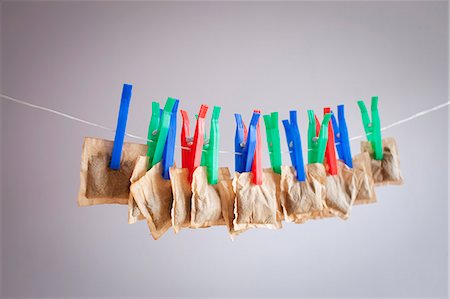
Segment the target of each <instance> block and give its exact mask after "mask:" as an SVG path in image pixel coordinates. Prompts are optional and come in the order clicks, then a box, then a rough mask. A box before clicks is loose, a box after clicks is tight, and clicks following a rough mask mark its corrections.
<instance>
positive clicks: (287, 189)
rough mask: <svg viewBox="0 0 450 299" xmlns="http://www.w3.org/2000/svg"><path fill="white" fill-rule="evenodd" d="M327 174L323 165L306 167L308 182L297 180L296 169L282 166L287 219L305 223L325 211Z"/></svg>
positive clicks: (284, 207) (317, 164) (282, 185)
mask: <svg viewBox="0 0 450 299" xmlns="http://www.w3.org/2000/svg"><path fill="white" fill-rule="evenodd" d="M325 180H326V173H325V167H324V166H323V164H319V163H315V164H308V165H307V166H306V180H305V181H303V182H300V181H298V180H297V177H296V173H295V168H294V167H290V166H282V169H281V188H282V197H281V198H282V206H283V211H284V214H285V217H286V219H288V220H289V221H292V222H295V223H298V224H300V223H304V222H305V221H307V220H308V219H310V218H311V216H312V215H313V214H314V213H319V214H320V213H321V212H322V211H323V209H324V199H325V185H324V183H325Z"/></svg>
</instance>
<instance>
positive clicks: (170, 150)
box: [162, 100, 180, 180]
mask: <svg viewBox="0 0 450 299" xmlns="http://www.w3.org/2000/svg"><path fill="white" fill-rule="evenodd" d="M179 102H180V101H179V100H175V103H174V105H173V108H172V115H171V116H170V125H169V133H168V134H167V140H166V145H165V146H164V152H163V156H162V166H163V173H162V176H163V178H164V179H166V180H169V179H170V175H169V169H170V167H172V166H173V165H174V162H173V161H174V152H175V138H176V134H177V111H178V104H179Z"/></svg>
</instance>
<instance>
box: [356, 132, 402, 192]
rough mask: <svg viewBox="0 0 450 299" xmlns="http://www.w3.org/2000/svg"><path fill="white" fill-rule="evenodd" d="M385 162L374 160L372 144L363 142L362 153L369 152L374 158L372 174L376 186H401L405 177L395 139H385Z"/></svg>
mask: <svg viewBox="0 0 450 299" xmlns="http://www.w3.org/2000/svg"><path fill="white" fill-rule="evenodd" d="M382 144H383V160H375V159H373V149H372V144H371V143H370V142H368V141H362V142H361V152H368V153H369V154H370V156H371V157H372V159H371V160H372V161H371V162H372V165H371V166H372V174H373V180H374V181H375V186H380V185H401V184H403V177H402V174H401V171H400V160H399V155H398V150H397V143H396V142H395V139H394V138H384V139H383V140H382Z"/></svg>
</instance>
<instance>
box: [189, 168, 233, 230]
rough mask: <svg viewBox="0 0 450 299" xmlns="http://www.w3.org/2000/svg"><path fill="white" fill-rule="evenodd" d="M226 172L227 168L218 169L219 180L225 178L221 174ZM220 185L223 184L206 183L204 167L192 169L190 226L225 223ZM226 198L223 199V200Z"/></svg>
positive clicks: (205, 169) (222, 185) (197, 226)
mask: <svg viewBox="0 0 450 299" xmlns="http://www.w3.org/2000/svg"><path fill="white" fill-rule="evenodd" d="M226 172H228V168H220V169H219V178H218V180H219V181H222V180H227V178H226V177H223V174H224V173H225V175H226ZM228 173H229V172H228ZM228 180H229V178H228ZM220 187H224V184H219V183H217V184H214V185H212V184H208V179H207V168H206V167H204V166H200V167H197V169H196V170H195V171H194V175H193V178H192V198H191V227H192V228H200V227H209V226H213V225H225V219H224V217H223V209H222V201H221V198H220V190H219V188H220ZM222 193H223V192H222ZM228 200H229V199H224V201H228Z"/></svg>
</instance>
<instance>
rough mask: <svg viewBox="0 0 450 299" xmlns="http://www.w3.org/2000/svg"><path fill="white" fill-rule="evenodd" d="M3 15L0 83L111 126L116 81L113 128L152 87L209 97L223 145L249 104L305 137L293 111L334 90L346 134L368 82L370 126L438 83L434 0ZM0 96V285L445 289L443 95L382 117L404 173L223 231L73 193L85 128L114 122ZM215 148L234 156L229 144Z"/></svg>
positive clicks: (185, 96) (138, 127)
mask: <svg viewBox="0 0 450 299" xmlns="http://www.w3.org/2000/svg"><path fill="white" fill-rule="evenodd" d="M1 17H2V20H1V27H2V28H1V29H2V40H1V42H2V69H1V70H2V93H4V94H7V95H9V96H12V97H16V98H18V99H22V100H25V101H29V102H31V103H33V104H37V105H42V106H45V107H49V108H53V109H56V110H59V111H63V112H67V113H69V114H72V115H75V116H78V117H81V118H83V119H86V120H90V121H93V122H97V123H99V124H103V125H106V126H109V127H115V125H116V121H117V112H118V108H119V102H120V94H121V89H122V84H123V83H131V84H133V97H132V102H131V107H130V113H129V118H128V125H127V131H128V132H130V133H133V134H137V135H140V136H146V134H147V126H148V122H149V120H150V114H151V102H152V101H153V100H157V101H160V102H161V103H162V102H164V101H165V100H166V98H167V97H168V96H171V97H177V98H179V99H180V100H181V103H180V105H181V108H182V109H186V110H188V112H189V113H190V115H191V117H193V115H194V113H196V112H197V111H198V108H199V106H200V104H202V103H205V104H208V105H209V106H210V107H211V108H212V106H213V105H219V106H222V113H221V116H220V125H221V132H220V133H221V150H232V149H233V142H234V131H235V123H234V117H233V113H235V112H239V113H242V114H243V116H244V117H245V120H246V122H248V121H249V118H250V115H251V111H252V109H261V110H262V111H263V113H269V112H272V111H278V112H279V113H280V118H281V119H285V118H287V117H288V115H289V110H291V109H297V110H298V113H299V123H300V128H301V133H302V136H303V145H304V147H306V143H307V142H306V136H307V134H306V132H307V113H306V111H307V109H315V111H316V113H318V114H319V115H322V109H323V107H325V106H332V107H333V108H335V107H336V106H337V105H338V104H341V103H342V104H345V107H346V113H347V123H348V126H349V131H350V135H351V136H355V135H360V134H362V133H363V126H362V122H361V116H360V113H359V110H358V107H357V104H356V101H357V100H359V99H364V100H366V103H367V104H369V105H370V97H371V96H373V95H378V96H379V98H380V113H381V122H382V125H388V124H390V123H392V122H395V121H397V120H399V119H402V118H404V117H407V116H410V115H412V114H414V113H416V112H419V111H422V110H425V109H427V108H430V107H433V106H435V105H438V104H441V103H443V102H446V101H447V99H448V94H447V82H448V76H447V65H448V57H447V56H448V48H447V42H448V23H447V22H448V4H447V3H446V2H390V3H389V2H316V3H312V2H296V3H295V2H286V3H275V2H264V3H259V2H245V3H244V2H240V3H239V2H228V3H224V2H220V3H212V2H167V3H162V2H150V3H149V2H147V3H143V2H138V3H111V2H110V3H106V2H103V3H99V2H97V3H79V2H78V3H77V2H71V3H56V2H47V3H44V2H42V3H31V2H6V3H3V4H2V14H1ZM1 109H2V111H1V123H2V138H1V141H2V145H1V151H2V163H3V164H2V167H1V170H2V179H1V182H2V188H3V189H2V193H1V194H2V198H1V204H2V206H1V208H2V212H1V225H2V235H1V241H2V247H1V249H2V255H1V261H2V263H1V270H2V271H1V272H2V286H1V295H2V296H4V297H6V298H8V297H30V296H31V297H49V296H57V297H84V296H92V297H94V296H105V297H113V296H114V297H131V296H155V297H166V296H173V297H184V296H229V297H231V296H241V297H242V296H269V297H284V296H329V297H346V296H358V297H363V296H393V297H396V296H419V297H420V296H441V297H445V296H447V281H448V272H447V267H448V263H447V259H448V257H447V248H448V246H447V244H448V243H447V237H448V227H447V214H448V209H447V205H448V202H447V182H448V180H447V149H448V143H447V141H448V122H447V119H448V114H447V110H446V109H442V110H439V111H437V112H434V113H433V114H429V115H427V116H424V117H422V118H419V119H416V120H414V121H411V122H409V123H407V124H403V125H400V126H397V127H395V128H392V129H390V130H388V131H385V132H384V133H383V134H384V136H386V137H387V136H393V137H395V138H396V140H397V142H398V147H399V151H400V157H401V166H402V171H403V175H404V179H405V184H404V185H403V186H399V187H381V188H378V189H377V196H378V203H377V204H374V205H370V206H369V205H368V206H357V207H354V209H353V211H352V215H351V217H350V219H349V220H347V221H342V220H340V219H327V220H320V221H310V222H308V223H306V224H303V225H294V224H289V223H286V224H284V227H283V229H281V230H278V231H275V230H267V229H253V230H250V231H248V232H246V233H244V234H243V235H241V236H239V237H238V238H236V240H235V241H234V242H233V241H231V240H230V238H229V237H228V235H227V232H226V229H225V227H214V228H209V229H197V230H189V229H185V230H183V231H181V232H180V233H179V234H178V235H175V234H174V233H173V231H172V230H170V231H168V232H167V233H166V235H164V236H163V237H162V238H161V239H160V240H158V241H154V240H153V239H152V237H151V236H150V234H149V231H148V228H147V227H146V225H145V223H143V222H141V223H138V224H134V225H128V224H127V207H126V206H117V205H111V206H106V205H104V206H94V207H85V208H78V207H77V204H76V198H77V192H78V187H79V170H80V157H81V146H82V142H83V137H84V136H95V137H101V138H106V139H113V137H114V136H113V133H111V132H108V131H103V130H101V129H98V128H95V127H90V126H86V125H84V124H81V123H77V122H74V121H72V120H68V119H65V118H62V117H60V116H56V115H53V114H49V113H47V112H43V111H39V110H34V109H31V108H28V107H25V106H20V105H17V104H14V103H11V102H5V101H2V102H1ZM208 115H211V110H210V112H209V114H208ZM208 123H209V119H208ZM207 127H208V128H209V125H208V126H207ZM179 128H180V118H179V122H178V133H177V134H178V135H179V133H180V130H179ZM280 129H281V131H280V133H281V142H282V149H283V151H286V149H287V147H286V141H285V136H284V130H283V127H282V126H281V124H280ZM262 131H263V141H264V144H263V151H264V153H263V164H264V166H265V167H269V159H268V155H267V145H266V141H265V132H264V126H262ZM127 140H128V141H132V142H139V141H137V140H133V139H129V138H128V139H127ZM177 143H178V144H179V137H177ZM352 150H353V153H354V154H355V153H358V152H359V141H354V142H352ZM176 153H177V156H176V162H177V163H178V164H180V150H179V149H177V150H176ZM283 161H284V163H285V164H290V159H289V156H288V155H287V154H284V156H283ZM220 163H221V165H223V166H228V167H230V169H231V171H234V157H233V155H231V154H221V155H220Z"/></svg>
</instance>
